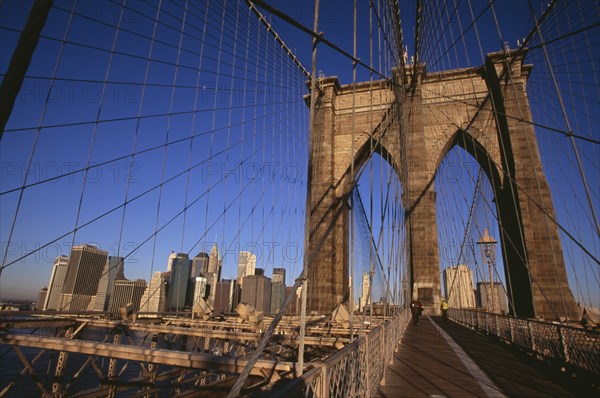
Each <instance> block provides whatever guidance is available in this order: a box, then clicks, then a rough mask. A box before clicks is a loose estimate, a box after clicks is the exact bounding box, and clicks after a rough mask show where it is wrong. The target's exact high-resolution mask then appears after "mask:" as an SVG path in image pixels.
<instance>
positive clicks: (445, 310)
mask: <svg viewBox="0 0 600 398" xmlns="http://www.w3.org/2000/svg"><path fill="white" fill-rule="evenodd" d="M440 310H442V315H443V316H444V320H447V319H448V303H447V302H446V299H442V303H441V304H440Z"/></svg>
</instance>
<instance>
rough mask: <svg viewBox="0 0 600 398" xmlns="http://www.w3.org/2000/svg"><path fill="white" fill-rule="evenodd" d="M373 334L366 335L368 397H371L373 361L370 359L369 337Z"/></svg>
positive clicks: (366, 384) (366, 383)
mask: <svg viewBox="0 0 600 398" xmlns="http://www.w3.org/2000/svg"><path fill="white" fill-rule="evenodd" d="M370 334H371V333H368V334H366V335H365V359H366V360H365V368H366V369H365V377H366V380H365V386H366V389H367V397H370V396H371V377H370V376H371V361H370V359H371V358H369V335H370Z"/></svg>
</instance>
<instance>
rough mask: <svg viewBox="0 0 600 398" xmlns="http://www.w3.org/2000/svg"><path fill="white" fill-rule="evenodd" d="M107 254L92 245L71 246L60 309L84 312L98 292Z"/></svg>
mask: <svg viewBox="0 0 600 398" xmlns="http://www.w3.org/2000/svg"><path fill="white" fill-rule="evenodd" d="M107 258H108V252H106V251H104V250H100V249H98V248H97V247H95V246H92V245H80V246H73V248H72V249H71V255H70V256H69V264H68V265H67V275H66V277H65V284H64V286H63V289H62V293H61V304H60V307H59V308H60V309H61V310H64V311H85V310H87V309H88V306H89V304H90V302H91V301H92V298H93V297H94V296H95V295H96V292H97V291H98V283H99V282H100V276H101V275H102V270H103V269H104V267H105V265H106V260H107Z"/></svg>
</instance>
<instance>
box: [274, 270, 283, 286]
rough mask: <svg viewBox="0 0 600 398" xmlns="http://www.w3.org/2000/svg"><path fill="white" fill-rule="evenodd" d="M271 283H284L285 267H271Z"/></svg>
mask: <svg viewBox="0 0 600 398" xmlns="http://www.w3.org/2000/svg"><path fill="white" fill-rule="evenodd" d="M272 282H273V283H277V282H282V283H285V268H273V279H272Z"/></svg>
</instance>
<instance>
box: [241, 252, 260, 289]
mask: <svg viewBox="0 0 600 398" xmlns="http://www.w3.org/2000/svg"><path fill="white" fill-rule="evenodd" d="M255 268H256V256H255V255H254V254H252V253H251V252H245V251H244V252H240V259H239V261H238V277H237V283H238V285H240V287H241V288H243V287H244V278H245V277H246V276H250V275H254V270H255Z"/></svg>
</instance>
